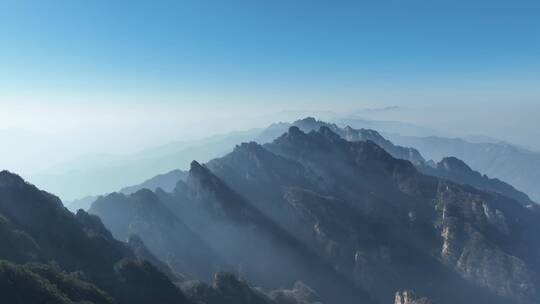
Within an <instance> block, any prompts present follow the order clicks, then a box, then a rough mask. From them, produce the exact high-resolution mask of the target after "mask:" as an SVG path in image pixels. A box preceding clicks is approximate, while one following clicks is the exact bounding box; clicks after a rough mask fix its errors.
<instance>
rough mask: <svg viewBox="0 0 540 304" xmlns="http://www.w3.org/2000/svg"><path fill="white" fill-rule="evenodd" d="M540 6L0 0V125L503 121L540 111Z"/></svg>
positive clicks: (153, 128) (130, 143) (185, 129)
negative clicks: (378, 118)
mask: <svg viewBox="0 0 540 304" xmlns="http://www.w3.org/2000/svg"><path fill="white" fill-rule="evenodd" d="M112 2H114V3H112ZM539 16H540V1H498V0H491V1H470V0H469V1H451V0H444V1H443V0H440V1H437V0H429V1H428V0H426V1H413V0H411V1H403V0H401V1H317V0H298V1H278V0H276V1H257V0H249V1H248V0H246V1H235V0H228V1H221V0H216V1H204V0H193V1H180V0H178V1H99V0H94V1H82V0H81V1H76V0H66V1H61V0H55V1H46V0H41V1H19V0H3V1H0V106H1V109H0V130H5V129H11V130H12V129H18V130H20V129H22V130H24V131H25V132H39V133H46V134H49V135H51V136H52V137H53V138H55V139H57V140H58V141H59V142H65V143H66V145H68V146H69V145H70V143H71V144H73V145H74V144H75V143H76V145H83V146H84V145H87V147H83V148H78V149H77V150H78V151H79V150H80V151H86V152H95V151H102V150H103V149H105V148H103V147H107V146H109V147H111V143H114V142H118V143H122V144H121V145H116V146H113V147H112V148H111V149H112V150H114V151H121V150H122V148H121V147H123V148H124V150H129V149H136V148H140V146H143V143H144V145H149V144H154V143H159V142H162V141H165V140H167V139H170V138H173V137H174V136H177V137H181V136H180V134H183V135H182V136H187V135H186V134H201V133H203V132H200V130H198V129H197V128H196V127H195V126H197V127H199V128H202V127H201V126H205V125H212V126H219V123H221V122H222V121H227V119H229V118H230V117H235V118H236V119H235V120H229V121H230V124H228V125H227V127H229V128H233V127H237V128H240V127H245V125H246V124H242V123H241V119H239V118H240V117H242V118H245V117H250V116H251V117H255V116H258V115H261V114H263V113H267V112H276V111H280V110H285V109H318V110H332V111H341V112H346V111H349V110H355V109H358V108H364V107H383V106H390V105H397V106H402V107H409V108H422V109H423V108H430V109H433V108H440V109H449V108H451V109H453V112H448V113H449V115H450V114H451V115H456V114H455V113H469V112H470V113H469V114H468V115H465V116H467V117H468V118H467V119H461V120H459V119H458V120H457V121H453V120H451V119H447V121H445V122H444V123H445V125H444V128H447V127H448V126H450V127H452V125H453V124H454V123H456V122H459V123H460V124H461V126H462V127H463V126H464V125H467V124H469V125H474V124H473V123H474V122H476V123H478V125H479V126H480V127H479V128H478V129H474V128H472V129H469V131H470V133H483V134H486V135H496V134H499V133H496V132H491V133H496V134H487V133H490V130H493V129H492V128H490V127H486V126H488V125H489V124H483V122H485V121H486V120H487V119H491V120H493V119H498V120H501V119H504V117H505V114H506V113H511V115H513V116H512V117H511V119H510V121H518V122H519V121H520V119H519V116H520V113H521V112H520V111H519V109H529V111H528V116H527V119H529V118H530V117H529V116H531V113H536V114H540V107H539V106H538V105H539V104H540V85H539V84H540V17H539ZM494 104H495V105H496V107H497V108H498V109H499V110H497V111H496V112H497V115H495V114H494V115H493V116H487V117H482V116H484V114H485V113H486V111H487V110H489V109H490V108H491V107H492V105H494ZM516 107H517V108H516ZM505 109H513V112H512V111H506V110H505ZM516 109H517V110H516ZM531 109H532V110H531ZM469 110H470V111H469ZM441 111H442V110H441ZM441 111H439V112H438V116H437V115H435V116H433V117H431V119H428V117H421V118H423V120H429V121H431V123H432V124H434V123H435V124H436V121H435V122H434V121H433V120H434V117H442V116H444V114H441V113H443V112H441ZM535 111H536V112H535ZM432 112H433V111H432ZM432 112H431V113H432ZM435 112H436V111H435ZM423 113H426V112H423ZM471 113H476V114H471ZM536 114H535V115H536ZM457 115H459V114H457ZM509 115H510V114H509ZM408 118H409V119H410V117H408ZM533 120H534V121H535V119H534V115H533ZM479 121H480V122H479ZM526 123H527V127H521V128H520V130H521V129H524V130H528V129H530V127H528V126H533V125H534V123H533V122H531V121H530V120H527V122H526ZM482 126H483V127H482ZM510 127H512V125H510ZM216 128H217V127H216ZM216 128H214V129H216ZM208 129H209V130H210V129H212V128H208ZM214 129H212V130H214ZM486 130H487V131H486ZM59 134H62V136H63V137H62V136H58V135H59ZM531 134H536V133H531ZM130 135H131V137H130ZM526 136H529V137H531V136H532V135H526ZM503 137H504V136H503ZM95 138H99V140H96V139H95ZM141 138H144V140H141ZM68 139H69V140H68ZM75 139H77V140H75ZM70 140H71V141H70ZM102 148H103V149H102ZM73 153H75V152H73Z"/></svg>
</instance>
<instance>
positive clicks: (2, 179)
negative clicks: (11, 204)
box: [0, 170, 28, 188]
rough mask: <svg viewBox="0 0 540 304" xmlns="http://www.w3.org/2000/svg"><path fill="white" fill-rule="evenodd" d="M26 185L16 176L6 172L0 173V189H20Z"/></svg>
mask: <svg viewBox="0 0 540 304" xmlns="http://www.w3.org/2000/svg"><path fill="white" fill-rule="evenodd" d="M25 186H28V184H27V183H26V182H25V181H24V180H23V179H22V177H20V176H18V175H17V174H14V173H11V172H9V171H7V170H3V171H0V187H12V188H22V187H25Z"/></svg>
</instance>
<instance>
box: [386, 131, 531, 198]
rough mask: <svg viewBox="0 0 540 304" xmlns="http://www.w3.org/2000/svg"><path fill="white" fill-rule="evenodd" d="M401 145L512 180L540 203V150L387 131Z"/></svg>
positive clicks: (492, 175) (432, 157) (517, 186)
mask: <svg viewBox="0 0 540 304" xmlns="http://www.w3.org/2000/svg"><path fill="white" fill-rule="evenodd" d="M387 136H389V138H390V139H391V140H392V141H393V142H395V143H397V144H401V145H407V146H410V147H415V148H416V149H419V150H420V151H422V153H423V154H424V156H425V157H427V158H430V159H433V160H435V161H438V160H441V159H443V158H444V157H447V156H454V157H457V158H459V159H461V160H463V161H464V162H466V163H467V164H468V165H469V166H471V167H472V168H474V169H475V170H478V171H480V172H482V173H483V174H486V175H488V176H490V177H493V178H498V179H501V180H503V181H505V182H508V183H510V184H511V185H512V186H514V187H516V188H517V189H519V190H520V191H524V192H525V193H527V194H528V195H529V196H530V197H531V198H532V199H533V200H534V201H536V202H540V189H539V187H538V182H537V181H539V180H540V153H537V152H533V151H527V150H525V149H522V148H519V147H515V146H513V145H510V144H507V143H493V142H489V143H473V142H469V141H466V140H463V139H459V138H444V137H407V136H398V135H395V134H388V135H387Z"/></svg>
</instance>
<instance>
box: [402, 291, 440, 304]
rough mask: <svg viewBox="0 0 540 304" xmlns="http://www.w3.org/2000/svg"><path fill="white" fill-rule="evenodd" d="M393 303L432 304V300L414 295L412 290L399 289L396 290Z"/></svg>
mask: <svg viewBox="0 0 540 304" xmlns="http://www.w3.org/2000/svg"><path fill="white" fill-rule="evenodd" d="M394 304H433V302H431V300H429V299H428V298H425V297H420V296H418V295H416V294H415V293H414V292H413V291H412V290H400V291H398V292H396V299H395V301H394Z"/></svg>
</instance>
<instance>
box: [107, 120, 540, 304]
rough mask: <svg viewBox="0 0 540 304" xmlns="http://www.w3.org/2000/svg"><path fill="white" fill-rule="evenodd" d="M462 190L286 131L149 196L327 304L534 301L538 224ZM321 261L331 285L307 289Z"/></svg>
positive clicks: (218, 244) (346, 145) (511, 203)
mask: <svg viewBox="0 0 540 304" xmlns="http://www.w3.org/2000/svg"><path fill="white" fill-rule="evenodd" d="M408 155H414V153H413V154H411V153H408ZM462 169H463V168H462ZM463 184H464V183H463ZM463 184H461V183H454V182H451V181H449V180H448V179H447V178H446V177H445V178H444V179H441V178H437V177H433V176H428V175H424V174H422V173H421V172H420V171H418V170H417V168H416V167H415V165H413V164H412V163H411V162H409V161H407V160H401V159H397V158H394V157H393V156H392V155H390V154H389V153H388V152H387V151H385V149H383V148H381V147H380V146H379V145H377V144H375V143H374V142H373V141H347V140H345V139H343V138H342V136H340V135H339V134H337V133H336V132H334V131H333V130H332V129H331V128H329V127H327V126H322V127H320V128H319V129H318V130H316V131H311V132H308V133H305V132H303V131H302V130H301V129H300V128H299V127H290V128H289V130H288V131H287V132H286V133H285V134H283V135H282V136H280V137H279V138H278V139H276V140H275V141H273V142H272V143H269V144H265V145H264V146H261V145H259V144H256V143H245V144H241V145H239V146H237V147H236V148H235V149H234V151H233V152H231V153H230V154H228V155H226V156H224V157H222V158H218V159H215V160H213V161H211V162H209V163H208V164H206V165H200V164H199V163H197V162H193V163H192V168H191V170H190V173H189V176H188V178H187V180H186V181H185V182H184V181H179V182H178V184H177V187H176V189H175V190H174V191H173V192H172V193H167V192H165V191H160V190H157V191H156V196H157V197H158V198H159V200H160V201H161V202H162V203H163V204H164V205H165V206H167V207H168V208H169V210H170V212H171V213H173V214H174V215H175V216H176V217H177V218H178V219H179V220H181V221H182V222H184V223H185V225H186V226H187V227H189V228H191V230H192V231H195V232H196V233H197V234H199V235H200V236H201V237H200V238H201V239H202V240H203V241H204V242H205V243H206V244H208V246H209V247H213V248H214V251H215V252H217V253H218V255H220V257H221V258H222V259H223V260H224V261H226V264H227V267H232V269H233V270H232V271H234V272H235V273H237V274H238V275H239V276H241V277H245V278H246V279H247V280H249V281H253V282H256V284H257V285H260V286H262V287H263V288H265V289H271V288H273V287H274V286H273V285H274V284H276V282H279V281H281V282H292V280H302V281H306V282H307V283H308V284H309V285H310V286H311V287H314V289H315V291H316V292H317V293H319V294H320V295H321V296H322V300H323V301H324V302H328V303H336V301H335V298H334V296H335V294H332V292H331V291H332V290H335V288H337V287H339V288H341V289H342V290H344V291H345V292H349V293H350V292H353V291H355V290H356V291H357V292H359V293H358V294H356V295H354V293H350V295H351V296H352V297H351V298H350V299H349V300H350V301H356V302H357V301H362V300H363V301H364V302H366V301H367V302H371V301H372V300H371V298H373V299H374V300H375V302H378V303H385V302H391V301H392V300H395V299H394V298H395V295H396V291H398V290H403V289H413V290H416V291H418V292H419V293H420V294H423V295H426V296H427V297H429V298H430V299H432V300H433V302H435V303H442V304H444V303H469V302H474V303H530V302H531V301H533V302H534V301H536V300H537V297H538V295H537V289H538V275H537V273H538V269H539V265H538V262H537V261H536V258H535V256H537V255H538V252H539V244H538V242H537V241H536V239H535V237H534V231H535V230H536V229H538V228H539V227H538V225H539V224H538V223H540V222H539V221H538V218H537V217H538V215H537V214H535V213H534V212H532V211H531V210H529V209H527V208H525V207H524V206H523V204H520V203H518V202H517V201H515V200H513V199H511V198H507V197H505V196H503V195H500V194H498V193H495V192H491V191H489V192H485V191H482V190H479V189H475V188H473V187H471V186H468V185H463ZM106 212H107V211H106V210H103V211H101V212H100V213H104V215H105V213H106ZM99 215H100V216H101V214H99ZM143 241H144V239H143ZM145 243H146V241H145ZM245 244H250V246H247V247H246V245H245ZM251 248H257V249H258V250H256V251H253V250H252V249H251ZM149 249H150V250H152V247H151V246H149ZM306 254H307V256H306ZM308 256H309V257H310V258H309V259H308V261H307V264H306V260H305V258H306V257H308ZM298 257H302V258H301V259H298ZM160 258H161V257H160ZM310 260H311V261H314V262H315V264H310V263H311V262H309V261H310ZM325 264H327V265H330V267H328V268H327V267H326V266H323V268H318V269H317V271H316V272H318V273H321V271H324V273H325V275H324V276H326V277H327V278H333V279H330V280H328V279H326V280H322V281H320V280H313V278H312V277H311V275H310V272H309V268H310V267H306V266H309V265H319V267H321V266H320V265H325ZM273 265H274V266H273ZM275 265H279V266H277V267H278V268H279V269H280V270H278V269H276V266H275ZM302 265H305V266H302ZM283 269H287V270H288V271H285V272H283ZM270 277H271V278H272V279H269V278H270ZM336 282H339V283H338V284H335V283H336ZM327 284H330V285H327ZM289 286H290V284H289ZM347 286H349V287H347ZM448 286H452V287H453V288H448ZM343 288H344V289H343ZM455 288H459V290H460V291H461V293H459V294H456V293H455V292H453V290H454V289H455ZM347 290H348V291H347ZM362 290H367V291H369V292H368V293H369V295H366V294H365V292H363V291H362ZM367 302H366V303H367ZM339 303H346V302H344V301H343V300H341V301H339Z"/></svg>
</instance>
